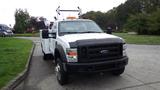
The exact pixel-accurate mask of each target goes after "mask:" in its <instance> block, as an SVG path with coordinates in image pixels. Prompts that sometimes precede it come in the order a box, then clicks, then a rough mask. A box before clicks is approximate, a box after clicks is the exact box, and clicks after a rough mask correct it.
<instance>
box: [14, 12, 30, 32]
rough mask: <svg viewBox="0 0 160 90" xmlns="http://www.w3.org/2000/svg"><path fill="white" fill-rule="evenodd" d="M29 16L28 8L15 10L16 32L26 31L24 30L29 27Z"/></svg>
mask: <svg viewBox="0 0 160 90" xmlns="http://www.w3.org/2000/svg"><path fill="white" fill-rule="evenodd" d="M29 18H30V16H29V13H28V12H27V10H23V9H17V10H16V11H15V25H14V29H15V32H16V33H24V31H25V30H26V29H27V25H28V20H29Z"/></svg>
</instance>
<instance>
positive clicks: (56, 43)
mask: <svg viewBox="0 0 160 90" xmlns="http://www.w3.org/2000/svg"><path fill="white" fill-rule="evenodd" d="M40 38H41V46H42V51H43V54H44V59H49V57H51V56H53V57H54V59H53V60H54V62H55V65H56V67H55V68H56V70H55V71H56V76H57V80H58V82H59V83H60V84H61V85H64V84H66V83H67V81H68V75H70V74H73V73H93V72H106V71H107V72H111V73H112V74H114V75H120V74H122V73H123V72H124V70H125V66H126V65H127V64H128V57H127V54H126V43H125V41H124V40H123V39H122V38H120V37H117V36H114V35H110V34H106V33H104V32H103V31H102V30H101V29H100V27H99V26H98V25H97V24H96V23H95V22H94V21H92V20H88V19H73V18H71V19H66V20H56V21H55V22H54V24H53V27H52V28H51V29H48V30H47V29H45V30H41V31H40Z"/></svg>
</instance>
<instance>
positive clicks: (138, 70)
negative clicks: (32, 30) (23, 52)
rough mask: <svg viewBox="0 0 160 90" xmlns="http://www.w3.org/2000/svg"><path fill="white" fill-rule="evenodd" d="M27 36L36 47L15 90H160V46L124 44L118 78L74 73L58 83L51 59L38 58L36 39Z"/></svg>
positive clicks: (109, 75)
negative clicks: (123, 65)
mask: <svg viewBox="0 0 160 90" xmlns="http://www.w3.org/2000/svg"><path fill="white" fill-rule="evenodd" d="M24 38H25V37H24ZM27 39H31V40H33V41H34V42H35V43H36V47H35V51H34V54H33V58H32V62H31V67H30V72H29V75H28V77H27V78H26V79H25V81H24V82H23V83H22V84H21V85H20V86H19V87H18V88H17V89H16V90H160V45H133V44H128V48H127V53H128V56H129V64H128V65H127V67H126V70H125V72H124V73H123V74H122V75H121V76H119V77H117V76H113V75H111V74H109V73H104V74H103V73H98V74H94V75H74V76H71V77H70V78H69V84H67V85H64V86H61V85H59V84H58V82H57V80H56V75H55V72H54V69H55V66H54V64H53V62H52V61H44V60H43V58H42V57H43V54H42V51H41V47H40V41H39V38H32V37H30V38H27Z"/></svg>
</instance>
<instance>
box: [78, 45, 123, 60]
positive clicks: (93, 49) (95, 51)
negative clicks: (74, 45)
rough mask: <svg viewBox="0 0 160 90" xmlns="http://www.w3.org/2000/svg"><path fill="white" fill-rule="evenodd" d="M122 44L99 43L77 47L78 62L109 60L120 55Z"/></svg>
mask: <svg viewBox="0 0 160 90" xmlns="http://www.w3.org/2000/svg"><path fill="white" fill-rule="evenodd" d="M122 51H123V50H122V44H119V43H118V44H100V45H89V46H79V47H78V62H100V61H106V60H107V61H110V60H115V59H118V58H121V57H122Z"/></svg>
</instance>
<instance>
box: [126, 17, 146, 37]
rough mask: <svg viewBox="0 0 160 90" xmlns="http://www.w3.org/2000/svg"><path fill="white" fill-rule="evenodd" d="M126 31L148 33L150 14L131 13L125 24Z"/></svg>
mask: <svg viewBox="0 0 160 90" xmlns="http://www.w3.org/2000/svg"><path fill="white" fill-rule="evenodd" d="M124 28H125V30H126V31H135V32H137V33H138V34H148V16H147V15H145V14H136V15H131V16H130V18H129V19H128V20H127V23H126V24H125V25H124Z"/></svg>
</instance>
